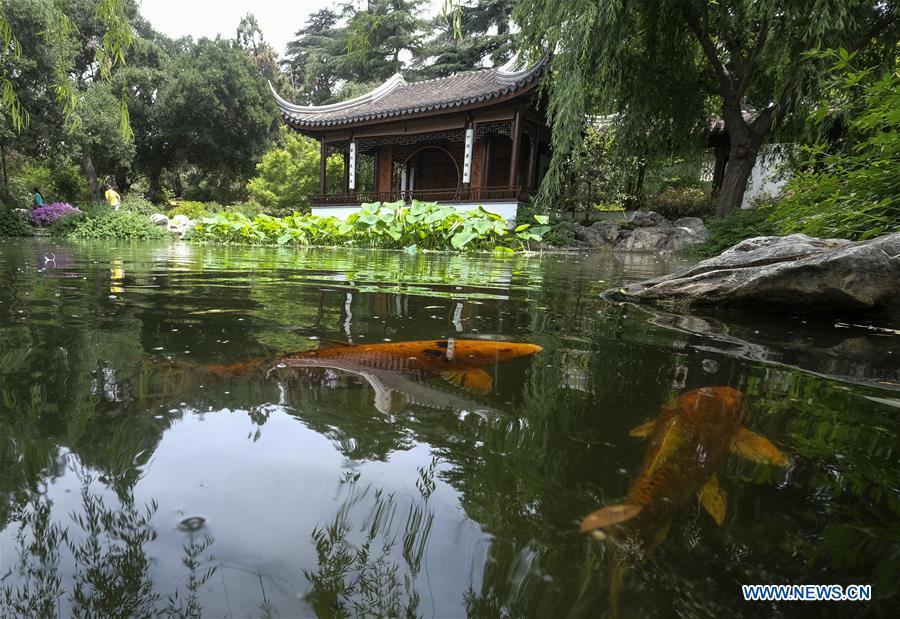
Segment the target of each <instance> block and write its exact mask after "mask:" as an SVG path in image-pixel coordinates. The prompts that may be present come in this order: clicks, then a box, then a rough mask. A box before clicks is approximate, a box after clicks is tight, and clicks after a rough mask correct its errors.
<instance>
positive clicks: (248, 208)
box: [226, 200, 290, 219]
mask: <svg viewBox="0 0 900 619" xmlns="http://www.w3.org/2000/svg"><path fill="white" fill-rule="evenodd" d="M226 210H227V211H228V212H229V213H240V214H241V215H243V216H244V217H249V218H250V219H253V218H254V217H256V216H257V215H262V214H263V207H262V205H261V204H260V203H259V202H255V201H253V200H248V201H247V202H238V203H237V204H232V205H230V206H228V207H227V208H226ZM269 214H270V215H271V214H272V213H269ZM288 215H290V213H288Z"/></svg>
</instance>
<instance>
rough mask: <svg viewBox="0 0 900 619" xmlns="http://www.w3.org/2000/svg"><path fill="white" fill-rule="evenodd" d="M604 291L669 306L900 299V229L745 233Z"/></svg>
mask: <svg viewBox="0 0 900 619" xmlns="http://www.w3.org/2000/svg"><path fill="white" fill-rule="evenodd" d="M637 233H638V231H637V230H635V234H637ZM606 294H607V298H610V299H613V300H618V301H634V302H646V303H650V304H654V305H658V306H663V307H700V306H715V307H754V308H777V309H791V310H804V311H826V312H839V311H845V310H850V311H854V310H864V309H872V308H878V307H900V232H898V233H894V234H889V235H886V236H882V237H878V238H876V239H871V240H868V241H860V242H857V243H851V242H849V241H846V240H842V239H816V238H810V237H808V236H806V235H803V234H792V235H790V236H786V237H757V238H753V239H747V240H746V241H743V242H741V243H738V244H737V245H735V246H734V247H732V248H730V249H728V250H726V251H725V252H723V253H722V254H721V255H719V256H716V257H715V258H710V259H709V260H704V261H702V262H698V263H697V264H695V265H693V266H691V267H688V268H686V269H682V270H680V271H678V272H676V273H673V274H671V275H667V276H664V277H657V278H654V279H649V280H647V281H644V282H639V283H636V284H631V285H629V286H626V287H625V288H621V289H619V290H613V291H608V292H607V293H606Z"/></svg>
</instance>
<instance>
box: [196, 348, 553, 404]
mask: <svg viewBox="0 0 900 619" xmlns="http://www.w3.org/2000/svg"><path fill="white" fill-rule="evenodd" d="M327 344H330V345H327V346H324V347H322V348H319V349H317V350H309V351H303V352H296V353H291V354H288V355H284V356H282V357H279V358H277V359H276V360H275V361H274V363H273V365H272V367H271V368H270V371H271V370H273V369H276V368H279V367H330V368H334V369H340V370H343V371H347V372H352V373H357V372H356V371H357V370H363V369H365V370H383V371H387V372H399V373H406V374H415V375H433V374H439V375H440V376H441V377H442V378H444V380H446V381H447V382H449V383H452V384H454V385H456V386H457V387H462V388H464V389H469V390H471V391H476V392H479V393H488V392H489V391H490V390H491V389H493V386H494V381H493V379H492V378H491V375H490V374H488V373H487V372H486V371H485V370H484V369H482V368H484V367H485V366H489V365H494V364H496V363H502V362H504V361H509V360H510V359H515V358H517V357H525V356H528V355H533V354H535V353H538V352H540V351H541V350H543V348H542V347H541V346H538V345H537V344H525V343H520V342H504V341H493V340H456V339H449V340H422V341H414V342H381V343H378V344H344V343H342V342H328V343H327ZM266 365H268V363H266V362H257V361H253V362H248V363H237V364H231V365H214V366H207V369H208V370H209V371H212V372H214V373H218V374H242V373H247V372H251V371H254V370H258V369H261V368H262V367H264V366H266ZM338 366H340V367H338Z"/></svg>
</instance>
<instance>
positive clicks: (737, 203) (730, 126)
mask: <svg viewBox="0 0 900 619" xmlns="http://www.w3.org/2000/svg"><path fill="white" fill-rule="evenodd" d="M723 111H724V113H723V117H724V120H725V131H727V132H728V139H729V142H730V146H729V148H728V163H727V164H726V165H725V173H724V174H723V176H722V186H721V188H720V189H719V198H718V202H717V203H716V217H725V216H726V215H728V214H729V213H731V212H733V211H736V210H738V209H739V208H741V203H742V202H743V201H744V192H745V191H746V189H747V180H749V178H750V173H751V172H753V166H754V165H756V156H757V155H758V154H759V149H760V147H762V143H763V141H764V140H765V137H766V134H768V133H769V129H771V127H772V116H773V114H774V108H771V107H770V108H766V109H764V110H762V111H761V112H759V113H758V114H757V115H756V118H754V119H753V122H751V123H747V121H746V120H744V115H743V112H742V111H741V108H740V103H739V102H737V101H732V102H731V103H730V104H729V103H728V102H727V100H726V104H725V106H724V110H723Z"/></svg>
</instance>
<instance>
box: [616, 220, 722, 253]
mask: <svg viewBox="0 0 900 619" xmlns="http://www.w3.org/2000/svg"><path fill="white" fill-rule="evenodd" d="M653 214H654V215H655V213H653ZM708 236H709V231H708V230H707V229H706V226H704V225H703V222H702V221H701V220H700V219H697V218H696V217H683V218H681V219H679V220H677V221H676V222H675V223H671V224H670V223H668V222H664V223H661V224H659V225H656V226H645V227H638V228H635V229H634V231H633V232H632V233H631V234H630V235H628V236H623V237H621V241H619V243H618V244H617V245H616V251H654V252H672V251H679V250H681V249H684V248H685V247H686V246H688V245H692V244H694V243H699V242H701V241H704V240H706V238H707V237H708Z"/></svg>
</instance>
